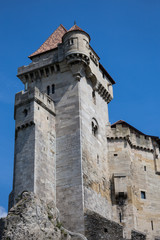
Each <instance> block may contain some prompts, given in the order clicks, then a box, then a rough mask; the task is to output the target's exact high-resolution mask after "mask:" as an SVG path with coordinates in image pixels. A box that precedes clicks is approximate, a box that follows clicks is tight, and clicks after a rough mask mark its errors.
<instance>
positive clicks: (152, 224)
mask: <svg viewBox="0 0 160 240" xmlns="http://www.w3.org/2000/svg"><path fill="white" fill-rule="evenodd" d="M151 228H152V230H154V228H153V221H151Z"/></svg>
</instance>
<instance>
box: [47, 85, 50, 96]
mask: <svg viewBox="0 0 160 240" xmlns="http://www.w3.org/2000/svg"><path fill="white" fill-rule="evenodd" d="M49 94H50V86H47V95H49Z"/></svg>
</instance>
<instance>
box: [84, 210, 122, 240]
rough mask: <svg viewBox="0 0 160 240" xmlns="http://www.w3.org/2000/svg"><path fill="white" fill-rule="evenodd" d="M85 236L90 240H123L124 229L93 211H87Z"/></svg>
mask: <svg viewBox="0 0 160 240" xmlns="http://www.w3.org/2000/svg"><path fill="white" fill-rule="evenodd" d="M85 235H86V237H87V239H88V240H101V239H106V240H123V227H122V226H121V225H119V224H118V223H115V222H113V221H110V220H108V219H106V218H104V217H102V216H101V215H99V214H97V213H95V212H93V211H87V212H86V213H85Z"/></svg>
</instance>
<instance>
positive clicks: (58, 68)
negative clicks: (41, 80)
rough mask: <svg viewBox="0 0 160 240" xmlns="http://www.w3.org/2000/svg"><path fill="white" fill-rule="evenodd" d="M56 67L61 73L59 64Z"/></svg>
mask: <svg viewBox="0 0 160 240" xmlns="http://www.w3.org/2000/svg"><path fill="white" fill-rule="evenodd" d="M56 67H57V71H58V72H59V71H60V67H59V64H57V65H56Z"/></svg>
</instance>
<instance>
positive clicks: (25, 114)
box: [23, 109, 28, 117]
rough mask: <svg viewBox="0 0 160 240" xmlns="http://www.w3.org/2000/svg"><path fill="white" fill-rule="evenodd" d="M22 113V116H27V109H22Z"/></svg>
mask: <svg viewBox="0 0 160 240" xmlns="http://www.w3.org/2000/svg"><path fill="white" fill-rule="evenodd" d="M23 113H24V116H25V117H26V116H27V114H28V111H27V109H24V111H23Z"/></svg>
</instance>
